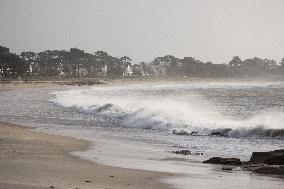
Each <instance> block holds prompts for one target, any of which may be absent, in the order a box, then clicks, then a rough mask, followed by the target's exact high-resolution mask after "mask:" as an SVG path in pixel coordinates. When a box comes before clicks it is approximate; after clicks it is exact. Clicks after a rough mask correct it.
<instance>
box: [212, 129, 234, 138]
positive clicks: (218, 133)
mask: <svg viewBox="0 0 284 189" xmlns="http://www.w3.org/2000/svg"><path fill="white" fill-rule="evenodd" d="M231 130H232V129H230V128H225V129H218V130H215V131H212V132H211V133H210V135H211V136H222V137H227V136H229V132H230V131H231Z"/></svg>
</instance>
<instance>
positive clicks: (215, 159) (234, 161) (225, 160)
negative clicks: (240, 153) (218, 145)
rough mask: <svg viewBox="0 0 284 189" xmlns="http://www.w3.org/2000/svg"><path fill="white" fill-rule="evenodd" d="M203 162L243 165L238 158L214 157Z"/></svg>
mask: <svg viewBox="0 0 284 189" xmlns="http://www.w3.org/2000/svg"><path fill="white" fill-rule="evenodd" d="M203 163H211V164H222V165H234V166H238V165H242V162H241V160H240V159H238V158H222V157H213V158H210V159H209V160H206V161H203Z"/></svg>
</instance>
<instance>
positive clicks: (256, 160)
mask: <svg viewBox="0 0 284 189" xmlns="http://www.w3.org/2000/svg"><path fill="white" fill-rule="evenodd" d="M246 164H267V165H284V150H274V151H270V152H253V153H252V156H251V158H250V160H249V161H248V162H246Z"/></svg>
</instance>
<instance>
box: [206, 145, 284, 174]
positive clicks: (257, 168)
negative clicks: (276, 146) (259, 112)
mask: <svg viewBox="0 0 284 189" xmlns="http://www.w3.org/2000/svg"><path fill="white" fill-rule="evenodd" d="M203 163H209V164H221V165H230V166H239V167H240V168H241V169H242V170H245V171H251V172H254V173H258V174H270V175H284V149H280V150H274V151H270V152H253V153H252V156H251V158H250V160H249V161H247V162H242V161H241V160H240V159H238V158H223V157H212V158H210V159H209V160H206V161H203ZM231 169H232V170H233V169H234V167H231Z"/></svg>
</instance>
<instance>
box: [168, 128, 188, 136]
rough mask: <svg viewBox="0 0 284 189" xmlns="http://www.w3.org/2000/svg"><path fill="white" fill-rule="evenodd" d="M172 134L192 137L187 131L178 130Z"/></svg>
mask: <svg viewBox="0 0 284 189" xmlns="http://www.w3.org/2000/svg"><path fill="white" fill-rule="evenodd" d="M172 134H174V135H190V133H189V132H187V131H185V130H176V129H174V130H173V131H172Z"/></svg>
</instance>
